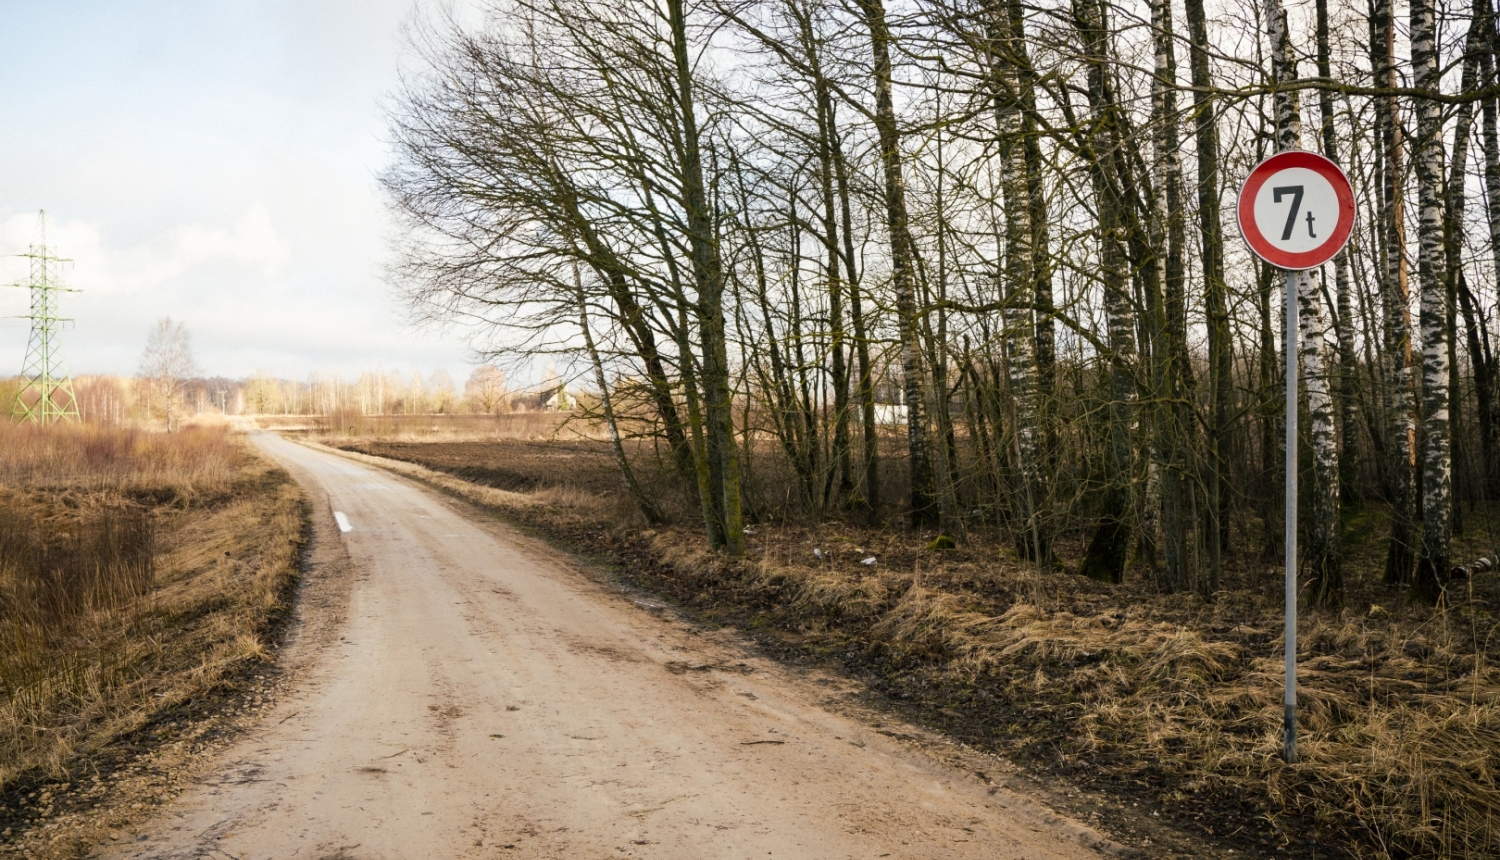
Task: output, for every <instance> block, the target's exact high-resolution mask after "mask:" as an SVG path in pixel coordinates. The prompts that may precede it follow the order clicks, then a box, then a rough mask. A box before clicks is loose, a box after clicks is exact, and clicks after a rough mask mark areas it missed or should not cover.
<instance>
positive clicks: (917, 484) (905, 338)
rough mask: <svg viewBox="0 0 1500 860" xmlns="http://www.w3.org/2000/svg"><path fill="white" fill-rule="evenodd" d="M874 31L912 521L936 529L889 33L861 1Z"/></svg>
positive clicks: (880, 14) (878, 10)
mask: <svg viewBox="0 0 1500 860" xmlns="http://www.w3.org/2000/svg"><path fill="white" fill-rule="evenodd" d="M858 2H859V8H860V11H861V12H862V13H863V16H864V23H865V27H866V29H868V30H869V33H870V49H871V53H872V55H873V57H874V73H875V128H876V132H877V133H878V136H879V139H880V160H881V164H882V166H883V168H884V174H885V210H886V228H887V229H888V230H889V232H890V240H891V269H892V273H891V274H892V278H893V280H894V282H895V283H894V286H895V292H896V323H897V328H898V329H899V332H898V334H899V337H900V339H901V371H902V375H903V377H904V378H903V380H902V382H903V385H904V388H905V391H906V439H907V450H908V454H909V457H910V467H909V468H910V473H911V523H912V525H913V526H916V527H925V526H933V525H937V515H938V510H937V505H935V504H934V501H935V500H934V498H933V474H932V457H931V444H930V442H929V439H928V434H927V415H926V409H925V408H924V406H925V400H926V392H925V391H924V389H925V387H926V377H927V373H926V369H925V368H924V366H923V365H924V362H923V359H922V340H921V331H920V326H919V322H918V312H917V303H916V273H915V272H914V271H913V264H914V254H913V249H912V241H911V233H910V231H909V229H908V225H907V217H906V183H905V180H904V179H903V178H902V175H901V141H900V135H899V132H898V130H897V128H896V112H895V105H894V103H893V102H892V97H891V56H890V41H891V36H890V31H889V30H888V29H887V28H886V23H885V3H884V0H858Z"/></svg>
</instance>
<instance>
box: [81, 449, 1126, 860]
mask: <svg viewBox="0 0 1500 860" xmlns="http://www.w3.org/2000/svg"><path fill="white" fill-rule="evenodd" d="M255 441H256V443H257V444H258V445H259V446H260V447H261V448H262V449H263V450H264V451H265V452H266V453H268V454H269V455H270V456H272V457H274V458H276V459H277V460H279V461H280V462H282V463H283V464H285V465H286V466H287V468H288V469H289V470H291V471H292V473H293V474H294V475H295V476H296V477H297V478H298V480H299V481H301V482H302V483H303V485H304V486H305V487H306V488H307V491H308V493H309V495H310V497H311V498H313V500H314V516H315V517H317V518H319V524H318V525H319V532H318V534H319V535H320V537H319V541H320V542H321V543H322V546H321V547H315V553H318V552H321V553H323V554H324V555H325V556H327V555H328V554H329V553H335V552H336V553H338V554H340V555H341V556H342V554H344V553H347V560H346V561H345V562H344V564H345V567H346V570H347V573H346V578H347V586H346V587H344V588H343V590H342V591H328V590H327V588H325V590H324V592H322V593H323V594H324V598H323V599H322V601H321V603H317V604H316V605H310V604H309V603H308V601H306V600H304V605H303V607H302V608H301V613H302V615H301V618H300V620H299V621H298V626H299V628H315V629H317V630H320V631H321V633H319V634H318V635H308V634H306V633H305V632H304V633H302V634H298V633H296V632H295V631H294V640H293V642H292V644H291V645H290V646H289V649H288V656H287V659H288V660H290V661H291V663H293V664H294V665H296V666H298V667H300V668H297V669H296V670H295V671H294V673H293V674H294V681H293V683H291V684H290V685H289V688H288V689H287V690H286V691H285V693H284V694H282V695H281V696H280V697H279V699H278V701H277V703H276V705H275V706H274V707H272V708H268V709H267V710H266V712H265V714H264V716H263V717H262V718H261V719H260V722H259V723H258V724H257V725H256V727H255V728H253V729H252V730H251V731H250V732H249V733H248V734H247V736H246V737H245V738H243V739H242V740H241V741H238V742H237V743H236V744H235V745H233V746H232V747H231V748H230V749H229V750H228V752H227V753H226V754H225V755H224V756H223V758H222V761H221V763H220V764H218V765H217V766H216V768H215V770H214V771H213V772H212V773H211V774H209V775H208V776H207V777H206V778H204V779H202V780H201V781H200V783H199V784H198V785H197V786H196V787H194V788H193V789H191V790H189V791H188V792H186V793H185V794H183V795H182V796H181V797H180V798H178V799H177V800H176V801H175V802H173V803H172V804H170V805H169V806H167V807H166V808H165V809H164V810H163V812H162V813H161V815H160V816H159V817H158V818H157V819H156V821H155V822H153V823H151V824H150V825H148V826H147V827H146V828H145V829H144V830H143V832H142V833H141V834H140V835H139V836H138V837H135V836H132V837H129V838H127V839H125V840H123V841H119V842H114V843H111V844H108V845H105V846H101V847H100V848H99V849H98V851H97V852H96V853H97V856H100V857H104V858H127V857H141V858H146V857H149V858H179V857H181V858H187V857H228V858H236V860H252V858H278V860H285V858H292V857H297V858H310V860H332V858H343V860H354V858H360V860H366V858H367V859H368V860H387V859H388V860H394V858H459V857H464V858H467V857H486V858H488V857H496V858H539V857H557V858H619V857H651V858H684V860H686V858H747V860H748V858H767V857H774V858H808V860H825V858H861V860H863V858H878V857H891V858H919V857H921V858H971V857H972V858H980V857H982V858H986V860H1020V859H1021V858H1026V860H1033V858H1035V860H1043V858H1047V860H1051V859H1052V858H1059V859H1060V858H1088V857H1099V856H1103V852H1105V851H1108V850H1109V849H1111V848H1112V847H1113V846H1112V844H1111V843H1108V842H1107V841H1106V840H1103V839H1101V837H1100V836H1099V835H1098V834H1097V833H1095V832H1094V831H1092V830H1090V829H1089V828H1087V827H1085V826H1083V825H1081V824H1078V823H1076V822H1074V821H1071V820H1068V819H1065V818H1061V817H1059V816H1057V815H1055V814H1053V813H1051V812H1050V811H1048V810H1046V809H1044V808H1042V807H1041V806H1039V805H1037V804H1035V803H1032V802H1031V801H1029V800H1027V799H1026V798H1023V797H1019V796H1016V795H1014V794H1012V793H1010V792H1009V791H1007V790H1005V789H1003V788H998V787H996V786H993V785H988V784H986V783H985V782H984V781H982V780H980V779H979V778H977V777H975V776H974V775H972V774H970V773H968V772H965V771H964V770H962V769H959V768H954V767H951V766H949V765H948V764H945V763H944V762H942V761H940V760H939V757H938V756H935V755H932V754H929V753H928V752H926V751H924V748H923V746H922V745H921V744H914V743H910V742H906V741H903V740H901V739H900V737H899V735H901V734H902V733H901V732H899V731H895V732H893V731H890V729H889V723H888V722H887V723H885V724H884V727H885V729H886V732H885V733H882V732H881V731H880V730H879V728H880V724H878V723H877V724H872V722H871V721H870V719H868V718H863V717H860V716H859V715H858V714H854V713H853V712H851V711H849V709H846V708H839V707H836V706H835V705H836V699H837V693H838V687H839V684H841V683H845V682H842V681H839V680H838V679H834V678H831V677H820V676H815V675H812V674H808V673H802V672H798V671H795V670H793V669H789V668H787V667H784V666H781V665H778V664H776V663H774V662H772V661H769V660H766V659H762V658H759V657H757V656H756V655H755V653H754V651H753V649H752V648H751V647H750V646H749V645H747V644H746V643H744V642H743V641H740V640H738V639H737V638H736V637H735V636H734V635H733V634H731V633H730V632H728V631H714V630H703V629H699V628H696V627H694V626H693V625H691V624H689V623H687V622H685V621H682V620H680V619H678V618H677V617H675V616H674V615H673V614H672V613H671V612H669V611H666V610H664V609H663V608H662V607H657V606H654V605H652V601H650V600H649V599H647V598H643V597H639V596H632V595H630V594H624V593H621V592H620V591H618V590H615V589H612V588H611V587H609V586H608V585H606V584H602V583H601V582H599V581H598V580H597V579H592V578H589V577H588V576H585V575H584V574H583V573H581V572H579V571H578V570H577V569H576V568H575V567H573V566H572V564H571V563H570V562H569V561H568V560H567V559H566V558H564V557H562V556H560V555H559V554H558V553H556V552H555V551H552V550H550V549H547V548H545V547H541V546H539V545H538V544H537V542H535V541H534V540H531V539H529V538H525V537H523V536H520V535H516V534H512V533H510V532H509V531H508V529H507V528H506V527H505V526H503V525H500V524H497V523H494V522H490V521H487V520H488V518H483V517H475V516H473V515H472V513H467V512H466V511H465V509H464V508H463V507H462V506H460V505H458V504H456V503H453V502H451V501H448V500H447V499H445V498H443V497H441V496H439V495H437V494H435V493H434V492H432V491H430V490H428V489H425V488H423V487H422V486H420V485H418V484H415V483H413V482H411V481H408V480H406V479H404V478H400V477H397V476H395V475H392V474H390V473H387V472H384V471H382V470H380V469H378V468H373V467H370V466H367V465H364V464H361V463H356V462H353V461H351V460H348V459H345V458H342V457H339V456H336V455H333V454H329V453H326V452H323V451H317V450H313V449H310V448H307V447H303V446H301V445H297V444H295V443H292V442H289V441H287V440H285V439H282V438H280V437H277V436H272V435H269V434H260V435H257V436H256V437H255ZM330 544H331V545H330ZM336 568H337V566H336V565H334V566H325V567H323V568H317V567H315V568H314V573H312V574H310V577H315V576H317V575H319V574H318V572H317V571H318V570H324V571H325V573H326V572H327V571H333V570H335V569H336ZM326 575H328V576H333V574H332V573H326ZM318 587H319V583H317V582H311V581H310V582H309V583H308V584H307V586H306V588H307V589H309V590H310V592H313V593H316V592H317V588H318ZM328 594H335V595H337V597H336V599H329V598H328V596H327V595H328ZM891 735H897V736H898V737H891Z"/></svg>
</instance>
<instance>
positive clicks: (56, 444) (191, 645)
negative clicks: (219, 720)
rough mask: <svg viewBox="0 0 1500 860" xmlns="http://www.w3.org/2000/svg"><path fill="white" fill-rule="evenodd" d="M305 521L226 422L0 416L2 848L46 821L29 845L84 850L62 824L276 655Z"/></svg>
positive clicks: (297, 500)
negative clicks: (142, 425) (137, 424)
mask: <svg viewBox="0 0 1500 860" xmlns="http://www.w3.org/2000/svg"><path fill="white" fill-rule="evenodd" d="M304 522H305V510H304V501H303V498H302V494H301V492H300V491H299V490H298V488H297V487H296V485H295V484H293V483H292V482H291V479H290V477H289V476H288V475H287V474H286V473H285V472H283V471H281V470H280V469H279V468H276V467H274V466H272V465H271V464H270V463H268V462H267V461H265V460H263V459H261V458H260V457H258V456H257V455H255V454H253V453H252V452H251V451H250V449H249V448H248V446H246V445H245V444H244V443H243V442H242V441H241V440H238V439H236V438H234V437H233V436H232V435H231V434H230V433H229V431H228V429H227V428H226V427H223V426H218V427H189V428H187V429H185V430H183V431H181V432H177V433H170V434H168V433H159V432H150V431H147V430H141V429H132V428H128V427H100V426H94V425H59V426H55V427H50V428H37V427H30V426H15V425H12V424H10V423H8V422H4V423H0V829H3V830H0V853H6V851H5V846H4V843H5V842H7V841H10V840H9V837H12V836H14V837H15V838H16V839H19V838H20V837H21V836H22V835H26V834H30V835H31V837H32V838H31V839H30V841H29V842H28V847H27V848H26V849H25V850H26V851H27V852H31V853H27V854H26V856H33V854H34V855H35V856H56V857H65V856H78V855H79V854H81V853H82V852H83V851H84V849H85V847H86V843H87V839H84V838H83V836H87V835H88V833H86V832H83V831H80V832H81V833H83V836H78V834H77V833H75V834H74V837H70V838H69V839H68V840H62V839H61V838H57V839H51V838H48V837H47V836H46V835H45V834H46V831H47V830H48V829H49V828H53V827H58V826H61V825H63V824H66V823H70V822H71V823H74V824H81V823H86V822H87V820H88V819H90V818H91V817H94V812H92V811H91V807H90V804H91V803H92V802H93V801H94V800H97V799H99V798H102V797H104V796H105V795H107V794H110V793H111V792H110V782H109V777H110V773H111V771H115V770H121V769H122V768H123V769H127V770H128V769H129V768H128V767H126V766H127V765H128V764H129V762H130V760H131V758H132V757H133V756H135V755H136V754H137V752H138V751H140V750H142V749H149V748H151V747H153V746H154V745H157V744H160V743H165V742H167V741H168V740H169V739H170V738H171V737H173V736H174V735H179V734H182V733H183V732H184V731H185V729H184V727H183V725H182V720H180V719H178V720H176V721H175V722H174V721H173V720H167V721H166V722H163V720H164V718H165V716H166V715H169V714H170V715H175V716H176V717H184V716H185V715H186V716H187V717H191V716H192V715H194V714H202V713H204V712H206V711H208V710H212V707H213V700H214V698H215V696H217V695H219V694H222V693H223V692H224V691H225V690H226V689H229V688H232V687H233V686H234V685H235V683H236V679H237V678H238V677H239V676H241V675H243V674H245V673H246V672H247V671H249V670H250V669H251V668H252V667H254V666H256V665H258V664H259V662H260V661H261V660H262V659H263V658H264V657H265V656H266V654H267V648H268V647H269V644H270V642H271V638H272V636H273V635H274V632H275V627H276V623H275V622H276V621H277V619H278V618H279V617H280V616H281V615H282V614H283V611H284V610H285V609H286V608H287V606H288V601H289V600H290V597H291V587H292V585H293V584H294V583H295V581H296V574H297V570H298V562H299V557H300V554H301V551H302V546H303V543H304V537H303V532H304ZM189 722H191V720H190V719H189ZM117 799H118V798H117ZM143 799H148V798H142V797H133V798H127V800H133V801H140V800H143ZM134 805H135V806H139V805H140V804H139V803H135V804H134ZM115 818H116V819H118V816H115ZM100 820H102V818H101V819H100ZM86 830H87V828H85V831H86ZM38 832H40V833H42V834H43V835H42V836H41V838H37V833H38ZM59 832H61V831H59ZM97 835H98V834H97V833H96V834H94V836H97ZM75 837H76V838H75ZM80 839H81V840H82V841H80ZM87 844H91V843H87ZM15 850H22V849H20V848H16V849H15Z"/></svg>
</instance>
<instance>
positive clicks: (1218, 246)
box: [1184, 0, 1234, 592]
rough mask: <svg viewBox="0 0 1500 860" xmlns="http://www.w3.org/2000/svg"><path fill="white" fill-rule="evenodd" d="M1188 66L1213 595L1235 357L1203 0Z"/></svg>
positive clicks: (1190, 16) (1187, 5)
mask: <svg viewBox="0 0 1500 860" xmlns="http://www.w3.org/2000/svg"><path fill="white" fill-rule="evenodd" d="M1184 9H1185V11H1186V14H1187V21H1188V31H1189V46H1190V47H1189V62H1190V64H1191V66H1192V75H1193V87H1194V91H1193V112H1194V123H1195V130H1196V133H1197V144H1198V228H1199V229H1200V230H1201V231H1202V232H1203V303H1204V310H1205V313H1206V315H1207V317H1208V379H1209V382H1208V385H1209V411H1210V417H1209V421H1208V480H1207V484H1208V504H1207V506H1206V513H1207V523H1206V525H1207V531H1208V534H1209V540H1208V542H1207V543H1208V566H1209V569H1208V576H1207V577H1206V579H1205V585H1206V586H1207V589H1208V590H1209V591H1210V592H1213V591H1217V590H1218V589H1219V582H1220V577H1221V575H1222V571H1223V550H1224V548H1225V547H1226V545H1227V544H1228V532H1229V521H1228V520H1229V518H1228V510H1229V506H1228V501H1229V494H1228V493H1227V492H1226V488H1225V469H1226V465H1227V464H1226V462H1225V459H1224V454H1225V452H1224V447H1225V441H1226V436H1227V435H1228V433H1229V421H1230V414H1231V412H1232V410H1233V406H1234V401H1233V398H1234V375H1233V374H1234V363H1233V362H1234V358H1233V353H1232V349H1233V347H1232V342H1231V335H1230V331H1229V308H1228V304H1227V301H1226V297H1225V292H1226V287H1225V283H1224V227H1223V224H1222V221H1221V219H1220V211H1219V207H1220V200H1219V118H1218V108H1217V107H1216V106H1215V103H1214V97H1213V94H1212V93H1210V92H1209V91H1208V90H1209V87H1211V86H1212V85H1213V79H1212V77H1211V76H1210V74H1209V68H1208V56H1209V45H1208V22H1207V19H1206V18H1205V15H1204V12H1203V0H1185V2H1184Z"/></svg>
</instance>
